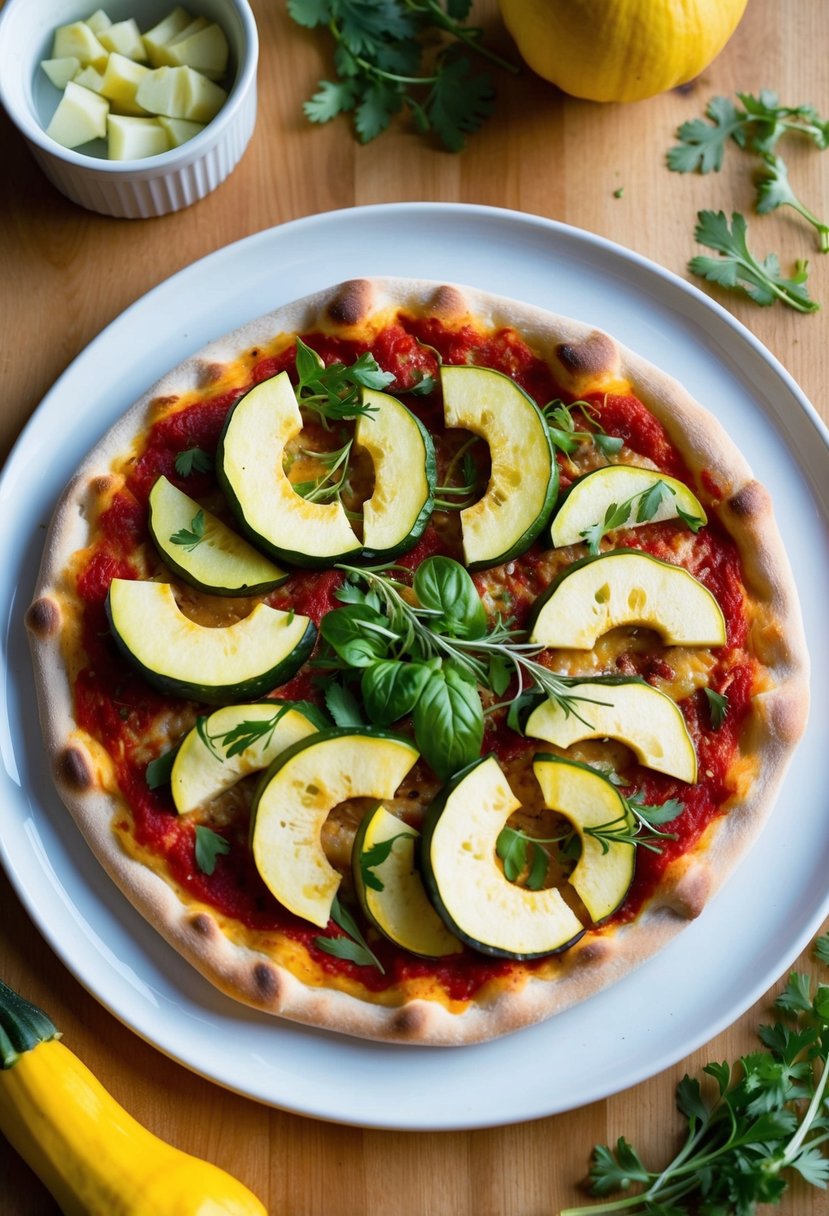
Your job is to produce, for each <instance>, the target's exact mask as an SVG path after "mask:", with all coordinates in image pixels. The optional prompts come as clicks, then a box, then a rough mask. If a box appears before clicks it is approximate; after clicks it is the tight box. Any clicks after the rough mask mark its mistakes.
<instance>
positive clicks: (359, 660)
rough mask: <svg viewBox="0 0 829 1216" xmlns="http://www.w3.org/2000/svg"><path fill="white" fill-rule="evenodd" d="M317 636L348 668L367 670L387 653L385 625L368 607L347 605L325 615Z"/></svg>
mask: <svg viewBox="0 0 829 1216" xmlns="http://www.w3.org/2000/svg"><path fill="white" fill-rule="evenodd" d="M320 633H321V634H322V636H323V638H324V639H325V641H326V642H328V644H329V646H331V647H332V648H333V649H334V650H335V651H336V652H337V654H338V655H339V657H340V658H341V659H342V660H343V662H344V663H348V665H349V667H369V666H370V665H371V664H372V663H376V662H377V660H378V659H384V658H385V657H386V655H387V653H388V649H389V642H390V640H391V639H390V638H389V637H388V636H387V635H388V634H389V629H388V622H387V620H386V618H385V617H384V616H383V615H382V613H380V612H377V610H376V609H374V608H370V607H369V606H368V604H348V605H347V606H346V607H345V608H335V609H334V610H333V612H327V613H326V614H325V616H324V617H323V618H322V623H321V624H320Z"/></svg>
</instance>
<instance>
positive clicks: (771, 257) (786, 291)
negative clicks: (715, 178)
mask: <svg viewBox="0 0 829 1216" xmlns="http://www.w3.org/2000/svg"><path fill="white" fill-rule="evenodd" d="M697 218H698V224H697V227H696V230H695V233H694V235H695V237H696V240H697V241H699V243H700V244H701V245H707V246H708V248H709V249H714V250H716V251H717V253H719V254H720V256H719V257H718V258H711V257H706V256H698V257H694V258H692V259H691V261H690V262H689V263H688V269H689V270H690V271H691V272H692V274H697V275H700V276H701V277H702V278H704V279H707V280H708V281H709V282H711V283H718V284H719V285H720V286H721V287H726V288H731V289H737V290H740V291H744V292H745V293H746V295H748V296H750V297H751V299H752V300H754V302H755V303H756V304H760V305H762V306H763V307H766V306H767V305H769V304H773V303H774V302H775V300H780V301H782V302H783V303H784V304H788V305H789V307H791V308H794V309H796V310H797V311H798V312H815V311H816V310H817V309H818V308H820V305H819V304H818V303H817V301H816V300H813V299H811V297H810V296H809V293H808V291H807V289H806V287H805V285H804V284H805V282H806V278H807V264H806V263H805V262H802V261H799V262H797V263H796V264H795V273H794V276H793V277H792V278H788V279H787V278H785V277H784V276H783V275H782V273H781V270H780V262H779V261H778V258H777V255H776V254H774V253H770V254H767V256H766V257H765V258H764V259H763V261H762V262H759V261H758V260H757V259H756V258H755V257H754V255H753V254H752V253H751V251H750V250H749V247H748V243H747V229H748V225H747V223H746V220H745V217H744V216H742V215H740V213H739V212H738V211H735V212H734V213H733V214H732V216H731V227H730V228H729V224H728V219H727V217H726V215H725V213H724V212H723V211H700V212H698V215H697Z"/></svg>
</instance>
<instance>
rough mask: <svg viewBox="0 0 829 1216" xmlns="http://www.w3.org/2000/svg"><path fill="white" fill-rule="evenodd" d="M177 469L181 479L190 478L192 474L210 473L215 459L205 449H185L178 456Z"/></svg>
mask: <svg viewBox="0 0 829 1216" xmlns="http://www.w3.org/2000/svg"><path fill="white" fill-rule="evenodd" d="M175 468H176V472H177V473H178V475H179V477H189V476H190V474H191V473H210V472H211V471H212V469H213V459H212V457H211V456H210V455H209V454H208V453H207V452H205V451H204V449H203V448H185V450H184V451H183V452H179V453H178V455H177V456H176V459H175Z"/></svg>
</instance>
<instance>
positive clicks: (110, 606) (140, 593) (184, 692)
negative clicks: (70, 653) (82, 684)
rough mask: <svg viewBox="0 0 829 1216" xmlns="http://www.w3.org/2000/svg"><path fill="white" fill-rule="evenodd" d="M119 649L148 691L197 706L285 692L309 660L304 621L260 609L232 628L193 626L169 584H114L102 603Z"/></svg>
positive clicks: (311, 632) (308, 625)
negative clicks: (279, 690) (282, 689)
mask: <svg viewBox="0 0 829 1216" xmlns="http://www.w3.org/2000/svg"><path fill="white" fill-rule="evenodd" d="M106 609H107V615H108V617H109V623H110V627H111V629H112V633H113V637H114V638H115V641H116V643H117V644H118V646H119V647H120V649H121V650H122V652H123V653H124V654H125V655H126V656H127V658H128V659H130V660H131V661H132V663H133V664H134V665H135V666H136V667H138V669H139V670H140V671H141V673H142V675H143V676H144V678H145V679H146V680H147V681H148V683H150V684H152V685H153V687H154V688H157V689H159V690H160V691H161V692H165V693H172V695H173V696H182V697H188V698H191V699H192V700H195V701H207V702H215V701H245V700H248V699H249V698H252V697H259V696H264V694H265V693H266V692H270V690H271V689H273V688H276V687H277V686H278V685H280V684H284V683H285V681H286V680H288V679H290V677H291V676H292V675H293V674H294V672H295V671H297V670H298V669H299V668H300V667H301V666H302V664H303V663H304V662H305V660H306V659H307V658H308V656H309V654H310V653H311V651H312V649H313V647H314V640H315V638H316V632H317V631H316V628H315V626H314V625H313V623H312V622H311V621H310V620H309V619H308V617H306V616H299V615H296V614H293V615H292V614H291V613H289V612H280V611H279V610H278V609H276V608H269V607H268V605H267V604H257V605H256V607H255V608H254V610H253V612H251V613H250V615H249V616H246V617H243V618H242V619H241V620H239V621H236V622H235V624H233V625H226V626H224V627H223V628H211V627H209V626H205V625H198V624H197V623H196V622H195V621H192V620H190V618H189V617H186V616H185V615H184V613H183V612H182V611H181V609H180V608H179V606H178V604H177V603H176V600H175V596H174V595H173V589H172V587H171V586H170V584H169V583H155V582H151V581H146V580H142V579H135V580H133V579H123V578H114V579H113V580H112V582H111V584H110V588H109V594H108V596H107V602H106Z"/></svg>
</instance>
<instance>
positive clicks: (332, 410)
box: [295, 338, 394, 427]
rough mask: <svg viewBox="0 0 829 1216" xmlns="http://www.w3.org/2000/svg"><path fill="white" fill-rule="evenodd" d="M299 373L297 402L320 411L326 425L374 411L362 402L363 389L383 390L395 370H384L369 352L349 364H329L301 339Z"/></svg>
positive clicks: (298, 360)
mask: <svg viewBox="0 0 829 1216" xmlns="http://www.w3.org/2000/svg"><path fill="white" fill-rule="evenodd" d="M296 372H297V385H296V390H295V391H296V396H297V401H298V402H299V404H300V406H301V407H302V408H303V409H306V410H311V411H313V412H314V413H315V414H317V415H318V417H319V418H320V421H321V422H322V424H323V426H325V427H328V423H329V422H330V421H335V422H341V421H343V420H347V419H352V418H358V417H359V416H360V415H364V414H372V413H374V412H375V411H374V408H373V406H370V405H363V404H362V402H361V401H360V389H361V388H373V389H384V388H386V387H387V386H388V385H389V384H391V382H392V381H393V380H394V373H393V372H384V371H383V370H382V368H381V367H380V365H379V363H378V362H377V360H376V359H375V358H374V355H372V354H371V353H370V352H366V353H365V354H362V355H360V356H359V358H357V359H355V360H354V362H353V363H351V364H349V365H348V366H346V364H344V363H329V364H328V366H326V365H325V364H324V363H323V361H322V359H321V358H320V357H319V355H318V354H317V353H316V351H315V350H312V349H311V347H310V346H308V345H307V344H306V343H305V342H303V341H302V339H301V338H297V340H296Z"/></svg>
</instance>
